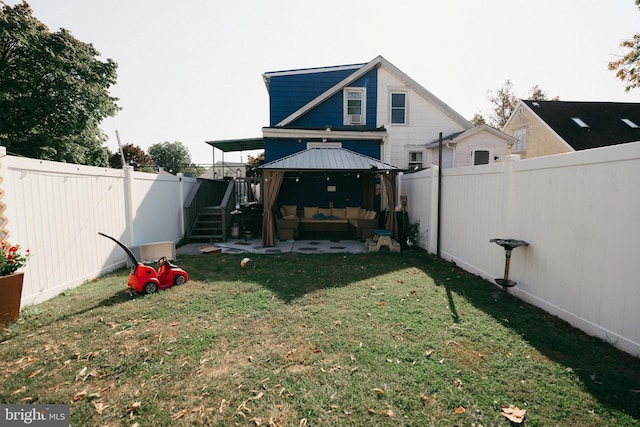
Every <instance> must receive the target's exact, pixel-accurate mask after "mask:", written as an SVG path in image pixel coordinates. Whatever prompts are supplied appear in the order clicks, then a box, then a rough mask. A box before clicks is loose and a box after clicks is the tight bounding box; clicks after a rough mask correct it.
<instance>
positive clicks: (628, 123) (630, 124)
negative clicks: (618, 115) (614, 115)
mask: <svg viewBox="0 0 640 427" xmlns="http://www.w3.org/2000/svg"><path fill="white" fill-rule="evenodd" d="M620 120H622V122H623V123H624V124H625V125H627V126H629V127H630V128H631V129H638V128H639V127H640V126H638V125H637V124H635V122H634V121H633V120H631V119H620Z"/></svg>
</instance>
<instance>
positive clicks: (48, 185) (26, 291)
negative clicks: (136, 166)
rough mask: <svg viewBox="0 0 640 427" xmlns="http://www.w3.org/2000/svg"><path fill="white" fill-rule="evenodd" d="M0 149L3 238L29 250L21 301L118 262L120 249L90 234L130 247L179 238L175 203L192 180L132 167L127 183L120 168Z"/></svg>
mask: <svg viewBox="0 0 640 427" xmlns="http://www.w3.org/2000/svg"><path fill="white" fill-rule="evenodd" d="M2 154H3V153H0V174H1V176H2V183H1V184H0V186H1V187H2V189H3V190H4V192H5V194H4V197H3V200H2V202H3V203H4V204H5V205H6V210H5V212H4V216H5V217H6V218H7V219H8V223H7V225H6V229H7V230H8V232H9V239H8V240H9V241H10V242H11V243H13V244H19V245H20V246H21V247H22V248H23V249H27V248H28V249H30V251H31V253H32V256H31V259H30V260H29V263H28V264H27V267H26V268H25V269H24V272H25V279H24V285H23V292H22V306H25V305H30V304H35V303H38V302H41V301H45V300H47V299H49V298H51V297H53V296H55V295H57V294H59V293H61V292H62V291H64V290H65V289H69V288H73V287H75V286H78V285H80V284H82V283H84V282H85V281H87V280H90V279H92V278H94V277H96V276H99V275H101V274H104V273H105V272H108V271H111V270H113V269H115V268H117V267H120V266H123V265H124V264H125V262H126V254H125V253H124V251H122V250H121V249H120V248H118V247H117V246H116V245H114V244H113V242H111V241H109V240H108V239H106V238H104V237H101V236H99V235H98V232H103V233H106V234H108V235H110V236H113V237H115V238H116V239H118V240H120V241H122V242H123V243H125V244H127V245H130V246H133V245H135V246H137V245H140V244H144V243H153V242H161V241H172V242H175V241H178V240H180V239H181V238H182V237H183V235H184V225H183V224H184V219H183V206H184V202H185V199H186V197H187V196H188V194H189V193H190V191H191V189H192V188H193V187H194V186H195V185H196V182H197V180H196V179H195V178H188V177H183V176H172V175H154V174H146V173H138V172H134V173H132V174H130V176H131V182H128V180H127V173H126V172H125V171H123V170H120V169H109V168H98V167H91V166H81V165H73V164H66V163H57V162H48V161H42V160H37V159H27V158H20V157H13V156H3V155H2ZM129 187H130V188H131V197H130V205H131V211H132V213H133V218H132V219H131V223H128V218H127V204H128V203H129V197H127V189H128V188H129ZM129 230H132V231H133V242H131V241H130V240H131V239H130V237H129Z"/></svg>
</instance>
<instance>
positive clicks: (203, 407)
mask: <svg viewBox="0 0 640 427" xmlns="http://www.w3.org/2000/svg"><path fill="white" fill-rule="evenodd" d="M244 256H246V255H227V254H223V255H220V254H218V255H200V256H184V257H182V259H181V260H180V261H179V264H180V265H181V266H182V267H183V268H185V269H186V270H187V271H188V272H189V274H190V278H191V281H190V282H188V283H187V284H185V285H182V286H179V287H174V288H170V289H168V290H164V291H161V292H159V293H157V294H154V295H149V296H144V295H131V294H129V293H128V291H127V288H126V278H127V274H128V271H125V270H122V271H119V272H117V273H115V274H111V275H108V276H105V277H101V278H99V279H96V280H94V281H92V282H90V283H87V284H85V285H83V286H81V287H78V288H76V289H74V290H70V291H68V292H66V293H65V294H64V295H60V296H58V297H56V298H54V299H52V300H49V301H47V302H45V303H43V304H40V305H37V306H34V307H29V308H28V309H26V310H24V312H23V313H22V317H21V319H20V320H19V321H18V322H17V323H15V324H12V325H9V326H7V327H6V328H5V329H4V330H2V332H1V335H0V375H1V381H2V386H1V387H0V402H2V403H69V404H70V407H71V422H72V425H82V426H94V425H95V426H98V425H110V426H114V425H124V426H131V425H136V424H137V425H139V426H174V425H219V426H230V425H248V426H256V425H262V426H272V425H273V426H277V425H281V426H312V425H331V426H364V425H380V426H385V425H389V426H397V425H407V426H429V425H434V426H454V425H456V426H508V425H509V421H508V420H507V419H506V418H505V417H503V416H502V415H501V408H502V407H509V406H510V405H513V406H516V407H518V408H521V409H525V410H526V411H527V412H526V416H525V425H527V426H555V425H558V426H567V425H576V426H637V425H640V359H637V358H634V357H631V356H629V355H626V354H624V353H621V352H619V351H617V350H615V349H614V348H612V347H611V346H610V345H608V344H605V343H603V342H601V341H599V340H597V339H593V338H590V337H588V336H585V335H584V334H582V333H580V332H578V331H576V330H574V329H573V328H571V327H569V326H568V325H566V324H565V323H563V322H560V321H558V320H557V319H556V318H553V317H551V316H548V315H545V314H544V313H542V312H540V311H539V310H536V309H535V308H533V307H531V306H529V305H527V304H524V303H522V302H521V301H518V300H517V299H515V298H512V297H511V296H510V295H509V294H507V293H503V292H501V291H499V290H497V288H495V287H494V286H492V285H491V284H490V283H488V282H486V281H483V280H482V279H480V278H478V277H475V276H472V275H470V274H468V273H465V272H463V271H462V270H459V269H457V268H456V267H455V266H453V265H452V264H448V263H442V262H438V261H436V260H435V259H434V258H433V257H432V256H430V255H428V254H426V253H424V252H422V251H405V252H402V253H400V254H393V253H371V254H323V255H317V254H314V255H298V254H283V255H251V258H252V259H253V260H254V261H255V269H253V270H246V271H245V270H243V269H241V268H240V260H241V259H242V258H243V257H244Z"/></svg>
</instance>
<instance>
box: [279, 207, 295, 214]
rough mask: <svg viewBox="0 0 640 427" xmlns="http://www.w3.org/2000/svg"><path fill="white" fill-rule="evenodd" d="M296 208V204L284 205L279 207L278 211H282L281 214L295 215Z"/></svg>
mask: <svg viewBox="0 0 640 427" xmlns="http://www.w3.org/2000/svg"><path fill="white" fill-rule="evenodd" d="M297 210H298V206H296V205H285V206H282V207H281V208H280V213H282V216H291V215H294V216H295V215H296V214H297V212H296V211H297Z"/></svg>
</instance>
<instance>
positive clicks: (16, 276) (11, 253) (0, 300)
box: [0, 242, 31, 325]
mask: <svg viewBox="0 0 640 427" xmlns="http://www.w3.org/2000/svg"><path fill="white" fill-rule="evenodd" d="M30 256H31V253H30V252H29V249H27V250H26V251H25V252H24V253H23V252H22V251H21V250H20V246H19V245H15V246H14V245H11V244H9V243H7V242H2V250H0V325H4V324H6V323H9V322H13V321H14V320H16V319H17V318H18V315H19V314H20V300H21V299H22V280H23V278H24V273H22V272H18V270H19V269H21V268H23V267H24V266H25V265H26V264H27V260H28V259H29V257H30Z"/></svg>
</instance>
